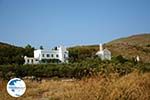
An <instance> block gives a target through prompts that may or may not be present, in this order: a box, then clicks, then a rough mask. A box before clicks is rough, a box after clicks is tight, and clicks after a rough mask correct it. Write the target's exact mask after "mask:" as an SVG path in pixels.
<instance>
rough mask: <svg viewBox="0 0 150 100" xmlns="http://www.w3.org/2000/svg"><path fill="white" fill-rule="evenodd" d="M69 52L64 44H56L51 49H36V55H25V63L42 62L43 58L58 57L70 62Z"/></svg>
mask: <svg viewBox="0 0 150 100" xmlns="http://www.w3.org/2000/svg"><path fill="white" fill-rule="evenodd" d="M68 57H69V52H68V50H67V49H66V48H65V47H64V46H56V47H54V48H52V49H50V50H41V49H37V50H34V57H27V56H25V57H24V60H25V63H24V64H40V62H41V61H42V60H43V59H47V60H49V59H57V60H59V61H60V62H61V63H68Z"/></svg>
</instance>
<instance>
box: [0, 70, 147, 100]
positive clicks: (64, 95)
mask: <svg viewBox="0 0 150 100" xmlns="http://www.w3.org/2000/svg"><path fill="white" fill-rule="evenodd" d="M25 82H26V85H27V90H26V93H25V94H24V95H23V96H22V97H19V98H13V97H11V96H9V95H8V93H7V91H6V83H7V82H6V81H1V83H0V100H150V73H144V74H141V73H139V72H137V71H134V72H132V73H130V74H128V75H125V76H122V77H119V76H118V74H112V75H109V76H108V77H105V75H98V76H93V77H90V78H83V79H81V80H75V81H62V80H42V82H41V83H38V82H36V81H31V80H25Z"/></svg>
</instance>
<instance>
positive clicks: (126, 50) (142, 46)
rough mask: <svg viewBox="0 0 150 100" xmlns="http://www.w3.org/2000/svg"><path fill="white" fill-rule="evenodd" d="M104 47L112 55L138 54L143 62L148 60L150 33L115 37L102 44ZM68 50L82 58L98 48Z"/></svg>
mask: <svg viewBox="0 0 150 100" xmlns="http://www.w3.org/2000/svg"><path fill="white" fill-rule="evenodd" d="M104 48H108V49H109V50H110V51H111V52H112V55H113V56H118V55H122V56H124V57H125V58H128V59H132V58H133V57H135V56H137V55H138V56H140V58H141V60H142V61H143V62H150V34H138V35H133V36H129V37H124V38H120V39H116V40H113V41H111V42H109V43H106V44H104ZM69 50H70V53H71V55H72V54H73V55H75V56H76V57H77V58H81V60H82V59H85V58H86V57H90V56H94V55H95V53H96V52H97V51H98V50H99V46H98V45H90V46H77V47H72V48H69Z"/></svg>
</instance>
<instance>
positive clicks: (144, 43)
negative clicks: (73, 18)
mask: <svg viewBox="0 0 150 100" xmlns="http://www.w3.org/2000/svg"><path fill="white" fill-rule="evenodd" d="M104 48H108V49H109V50H110V51H111V52H112V55H113V56H118V55H122V56H123V57H125V58H128V59H132V58H133V57H135V56H137V55H138V56H140V58H141V60H142V61H143V62H150V34H138V35H133V36H129V37H124V38H120V39H116V40H113V41H111V42H109V43H106V44H104ZM33 50H34V48H32V47H30V46H29V47H26V48H22V47H17V46H13V45H10V44H7V43H2V42H0V65H2V64H13V63H15V64H16V63H17V64H22V63H23V62H24V60H23V57H22V56H24V55H27V56H33ZM68 50H69V56H70V58H69V59H70V62H76V61H82V60H85V59H87V58H88V57H89V58H91V57H94V56H95V53H96V52H97V51H98V50H99V46H98V45H88V46H87V45H86V46H75V47H70V48H68Z"/></svg>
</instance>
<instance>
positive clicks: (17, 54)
mask: <svg viewBox="0 0 150 100" xmlns="http://www.w3.org/2000/svg"><path fill="white" fill-rule="evenodd" d="M24 55H28V56H32V55H33V48H22V47H17V46H14V45H10V44H7V43H2V42H0V65H3V64H23V63H24V58H23V56H24Z"/></svg>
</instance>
